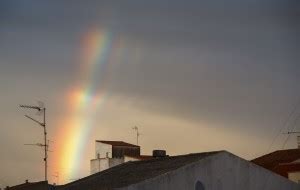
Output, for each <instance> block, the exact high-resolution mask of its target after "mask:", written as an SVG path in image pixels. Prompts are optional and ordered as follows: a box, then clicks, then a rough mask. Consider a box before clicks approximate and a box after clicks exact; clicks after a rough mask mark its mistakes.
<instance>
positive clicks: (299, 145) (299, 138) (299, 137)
mask: <svg viewBox="0 0 300 190" xmlns="http://www.w3.org/2000/svg"><path fill="white" fill-rule="evenodd" d="M297 143H298V148H299V149H300V136H297Z"/></svg>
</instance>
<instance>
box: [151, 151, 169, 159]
mask: <svg viewBox="0 0 300 190" xmlns="http://www.w3.org/2000/svg"><path fill="white" fill-rule="evenodd" d="M152 156H153V157H154V158H163V157H166V156H167V155H166V151H165V150H153V152H152Z"/></svg>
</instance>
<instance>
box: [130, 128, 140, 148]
mask: <svg viewBox="0 0 300 190" xmlns="http://www.w3.org/2000/svg"><path fill="white" fill-rule="evenodd" d="M132 129H133V130H135V131H136V145H139V137H140V135H141V134H140V133H139V128H138V127H137V126H134V127H132Z"/></svg>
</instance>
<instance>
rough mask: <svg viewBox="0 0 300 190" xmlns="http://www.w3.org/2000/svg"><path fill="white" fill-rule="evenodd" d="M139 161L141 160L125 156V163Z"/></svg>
mask: <svg viewBox="0 0 300 190" xmlns="http://www.w3.org/2000/svg"><path fill="white" fill-rule="evenodd" d="M138 160H140V159H138V158H134V157H130V156H124V162H129V161H138Z"/></svg>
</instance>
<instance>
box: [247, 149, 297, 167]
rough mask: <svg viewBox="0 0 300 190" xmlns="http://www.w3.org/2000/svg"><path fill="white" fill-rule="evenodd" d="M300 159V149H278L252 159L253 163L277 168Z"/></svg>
mask: <svg viewBox="0 0 300 190" xmlns="http://www.w3.org/2000/svg"><path fill="white" fill-rule="evenodd" d="M298 159H300V149H288V150H278V151H275V152H272V153H270V154H266V155H264V156H261V157H258V158H256V159H254V160H252V162H253V163H255V164H257V165H259V166H262V167H264V168H266V169H270V170H272V169H275V168H276V167H277V166H279V165H281V164H287V163H291V162H293V161H295V160H298Z"/></svg>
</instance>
